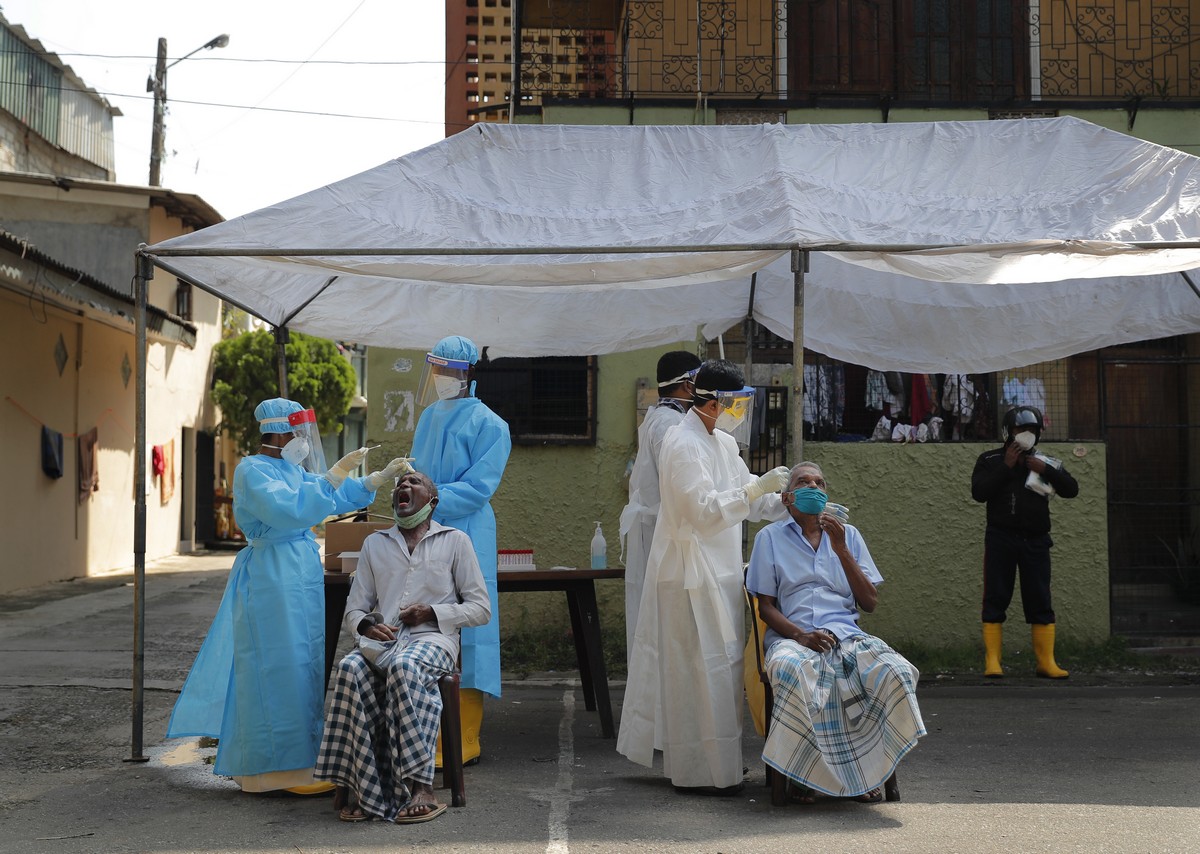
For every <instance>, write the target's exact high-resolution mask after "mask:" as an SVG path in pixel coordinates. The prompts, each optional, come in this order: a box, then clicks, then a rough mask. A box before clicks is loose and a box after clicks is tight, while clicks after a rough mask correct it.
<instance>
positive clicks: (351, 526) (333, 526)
mask: <svg viewBox="0 0 1200 854" xmlns="http://www.w3.org/2000/svg"><path fill="white" fill-rule="evenodd" d="M391 526H392V523H391V522H330V523H329V524H328V525H326V526H325V569H326V570H327V571H329V572H341V571H342V558H341V554H342V552H357V551H359V550H360V549H361V548H362V543H363V540H365V539H366V538H367V534H370V533H372V532H373V531H380V530H382V529H384V528H390V527H391Z"/></svg>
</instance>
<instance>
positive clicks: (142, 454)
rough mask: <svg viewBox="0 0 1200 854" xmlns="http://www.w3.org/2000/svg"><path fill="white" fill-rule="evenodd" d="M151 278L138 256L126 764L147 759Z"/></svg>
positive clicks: (143, 258) (146, 263)
mask: <svg viewBox="0 0 1200 854" xmlns="http://www.w3.org/2000/svg"><path fill="white" fill-rule="evenodd" d="M152 278H154V265H153V264H151V263H150V259H149V258H147V257H146V256H145V255H142V254H141V253H139V254H138V256H137V271H136V273H135V275H134V277H133V289H134V312H133V314H134V328H135V335H134V337H135V339H136V343H135V345H134V346H135V360H134V361H135V363H136V364H137V383H136V385H135V392H134V397H135V406H136V408H137V419H136V420H137V428H136V430H135V431H134V440H133V441H134V448H133V484H134V486H133V493H134V494H133V699H132V702H133V715H132V721H133V725H132V729H133V740H132V748H131V751H130V756H129V759H128V760H126V761H128V762H145V761H146V760H147V759H148V758H149V757H147V756H145V755H143V753H142V729H143V712H144V708H145V696H144V687H145V681H146V302H147V299H146V292H147V291H148V290H149V288H150V280H151V279H152Z"/></svg>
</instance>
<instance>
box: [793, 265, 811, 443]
mask: <svg viewBox="0 0 1200 854" xmlns="http://www.w3.org/2000/svg"><path fill="white" fill-rule="evenodd" d="M807 271H808V250H807V249H800V248H796V249H793V250H792V276H793V281H794V286H793V291H792V461H791V464H792V465H797V464H798V463H800V462H802V461H803V460H804V274H805V273H806V272H807Z"/></svg>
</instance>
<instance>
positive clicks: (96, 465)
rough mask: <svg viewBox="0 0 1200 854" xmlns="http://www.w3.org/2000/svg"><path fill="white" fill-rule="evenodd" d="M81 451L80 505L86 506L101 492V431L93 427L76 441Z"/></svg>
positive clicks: (81, 434)
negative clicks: (94, 493) (90, 499)
mask: <svg viewBox="0 0 1200 854" xmlns="http://www.w3.org/2000/svg"><path fill="white" fill-rule="evenodd" d="M75 444H76V448H77V449H78V451H79V503H80V504H86V503H87V500H88V499H89V498H91V496H92V493H93V492H98V491H99V490H100V457H99V445H100V431H99V430H98V429H97V428H95V427H93V428H92V429H91V430H88V431H87V432H86V433H80V434H79V437H78V438H77V439H76V440H75Z"/></svg>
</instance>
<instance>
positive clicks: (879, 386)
mask: <svg viewBox="0 0 1200 854" xmlns="http://www.w3.org/2000/svg"><path fill="white" fill-rule="evenodd" d="M863 405H864V406H865V407H866V408H867V409H874V410H876V411H878V412H883V413H884V414H887V415H895V414H896V413H898V412H899V411H900V410H901V409H903V408H904V395H903V394H894V393H893V392H892V390H891V388H890V387H889V386H888V381H887V377H886V376H885V375H884V373H883V371H872V370H868V371H867V391H866V395H865V400H864V402H863Z"/></svg>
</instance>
